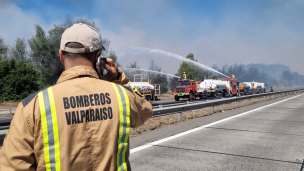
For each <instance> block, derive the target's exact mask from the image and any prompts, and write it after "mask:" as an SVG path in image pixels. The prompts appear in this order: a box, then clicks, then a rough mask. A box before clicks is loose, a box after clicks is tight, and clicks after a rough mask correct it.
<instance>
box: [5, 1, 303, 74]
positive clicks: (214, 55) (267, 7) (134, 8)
mask: <svg viewBox="0 0 304 171" xmlns="http://www.w3.org/2000/svg"><path fill="white" fill-rule="evenodd" d="M67 16H70V17H71V18H72V19H78V18H84V19H87V20H90V21H94V22H95V23H96V26H97V27H99V28H100V32H101V35H102V37H103V38H107V39H109V40H110V41H111V44H110V48H111V50H113V51H115V52H116V54H117V55H118V61H119V63H120V64H121V65H122V66H126V65H129V64H130V63H131V62H132V63H133V62H134V61H137V64H138V65H139V66H140V67H141V68H144V69H148V68H149V63H150V61H151V60H154V61H155V64H156V65H158V66H160V67H162V71H163V72H167V73H170V74H175V73H176V72H177V69H178V68H179V64H180V63H181V61H179V60H177V59H174V58H172V57H168V56H165V55H161V54H156V53H150V52H148V51H147V52H145V51H140V52H139V51H136V50H134V49H136V48H133V49H132V48H131V50H130V48H129V47H145V48H150V49H159V50H162V51H166V52H171V53H174V54H178V55H181V56H186V55H187V54H189V53H193V54H194V57H195V58H196V59H198V62H200V63H202V64H204V65H207V66H211V65H213V64H216V65H218V66H219V67H221V66H223V65H225V64H229V65H230V64H234V63H237V64H250V63H263V64H276V63H280V64H284V65H287V66H289V67H290V68H291V70H292V71H293V72H299V73H300V74H304V67H303V64H304V31H303V30H304V22H303V21H304V20H303V18H304V1H303V0H245V1H244V0H111V1H109V0H27V1H24V0H0V22H1V23H2V24H1V26H0V36H1V37H2V38H4V40H5V42H6V43H7V44H10V45H13V44H14V43H15V40H16V38H18V37H19V38H25V39H29V38H31V37H33V36H34V35H35V30H34V26H35V24H39V25H40V26H42V28H43V29H44V30H45V31H48V30H50V29H52V28H54V25H60V24H63V23H64V21H65V20H66V17H67Z"/></svg>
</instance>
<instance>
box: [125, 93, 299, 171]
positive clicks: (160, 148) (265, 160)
mask: <svg viewBox="0 0 304 171" xmlns="http://www.w3.org/2000/svg"><path fill="white" fill-rule="evenodd" d="M282 100H283V101H282ZM251 110H253V111H251ZM227 117H228V119H224V118H227ZM222 119H224V120H222ZM202 125H205V126H202ZM198 126H201V127H198ZM197 127H198V128H197ZM194 128H195V129H196V131H192V132H191V131H188V132H191V133H188V134H187V133H184V135H181V134H179V133H181V132H183V131H187V130H189V129H190V130H193V129H194ZM172 135H175V137H173V138H172V137H171V138H167V139H163V138H166V137H168V136H172ZM180 135H181V136H180ZM142 139H146V140H145V141H143V140H142ZM168 139H169V140H168ZM156 140H158V141H156ZM167 140H168V141H167ZM148 141H150V142H148ZM153 141H154V142H153ZM146 143H150V144H148V145H146V146H140V145H143V144H146ZM303 146H304V95H303V94H302V95H298V96H286V97H284V98H279V99H276V100H270V101H267V102H263V103H260V104H255V105H251V106H249V107H243V108H239V109H235V110H231V111H229V112H225V113H222V114H216V115H210V116H208V117H203V118H200V119H196V120H193V121H191V122H187V123H186V124H178V125H174V126H172V127H168V128H164V129H161V130H157V131H155V132H153V131H151V132H148V133H147V134H143V135H142V136H139V137H136V138H133V139H131V148H133V149H132V150H131V156H130V161H131V166H132V170H135V171H136V170H138V171H142V170H145V171H149V170H151V171H152V170H153V171H155V170H191V171H193V170H206V171H218V170H219V171H221V170H223V171H241V170H242V171H243V170H246V171H247V170H253V171H264V170H265V171H289V170H298V171H300V170H303V159H304V147H303ZM134 147H137V148H134ZM146 147H147V148H146ZM137 150H138V151H137Z"/></svg>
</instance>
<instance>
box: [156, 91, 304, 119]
mask: <svg viewBox="0 0 304 171" xmlns="http://www.w3.org/2000/svg"><path fill="white" fill-rule="evenodd" d="M303 91H304V88H301V89H292V90H284V91H277V92H271V93H262V94H254V95H247V96H239V97H234V98H225V99H219V100H213V101H208V102H206V101H204V102H201V103H192V104H185V105H179V106H172V107H164V108H157V109H154V110H153V117H159V116H164V115H171V114H176V113H179V114H180V115H179V119H178V120H179V121H180V120H181V113H182V112H185V111H189V110H195V109H202V108H205V107H213V108H212V113H214V106H219V105H222V104H227V103H233V108H235V102H237V101H241V100H247V101H248V105H250V99H254V98H260V97H264V96H267V97H268V98H269V96H271V95H278V94H286V93H294V94H296V93H299V92H303Z"/></svg>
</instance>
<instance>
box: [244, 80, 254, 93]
mask: <svg viewBox="0 0 304 171" xmlns="http://www.w3.org/2000/svg"><path fill="white" fill-rule="evenodd" d="M241 84H243V85H244V87H243V91H244V94H245V95H248V94H253V86H252V82H242V83H241Z"/></svg>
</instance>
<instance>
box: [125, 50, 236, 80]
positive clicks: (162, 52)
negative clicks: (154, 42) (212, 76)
mask: <svg viewBox="0 0 304 171" xmlns="http://www.w3.org/2000/svg"><path fill="white" fill-rule="evenodd" d="M128 49H131V50H136V51H148V52H151V53H157V54H162V55H166V56H169V57H174V58H176V59H179V60H182V61H186V62H189V63H192V64H194V65H196V66H199V67H201V68H204V69H206V70H209V71H212V72H215V73H218V74H221V75H223V76H225V77H227V78H230V77H229V76H227V75H225V74H223V73H221V72H219V71H217V70H215V69H213V68H210V67H208V66H206V65H204V64H201V63H198V62H195V61H192V60H190V59H187V58H185V57H183V56H180V55H177V54H174V53H170V52H166V51H162V50H159V49H150V48H146V47H129V48H128Z"/></svg>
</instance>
